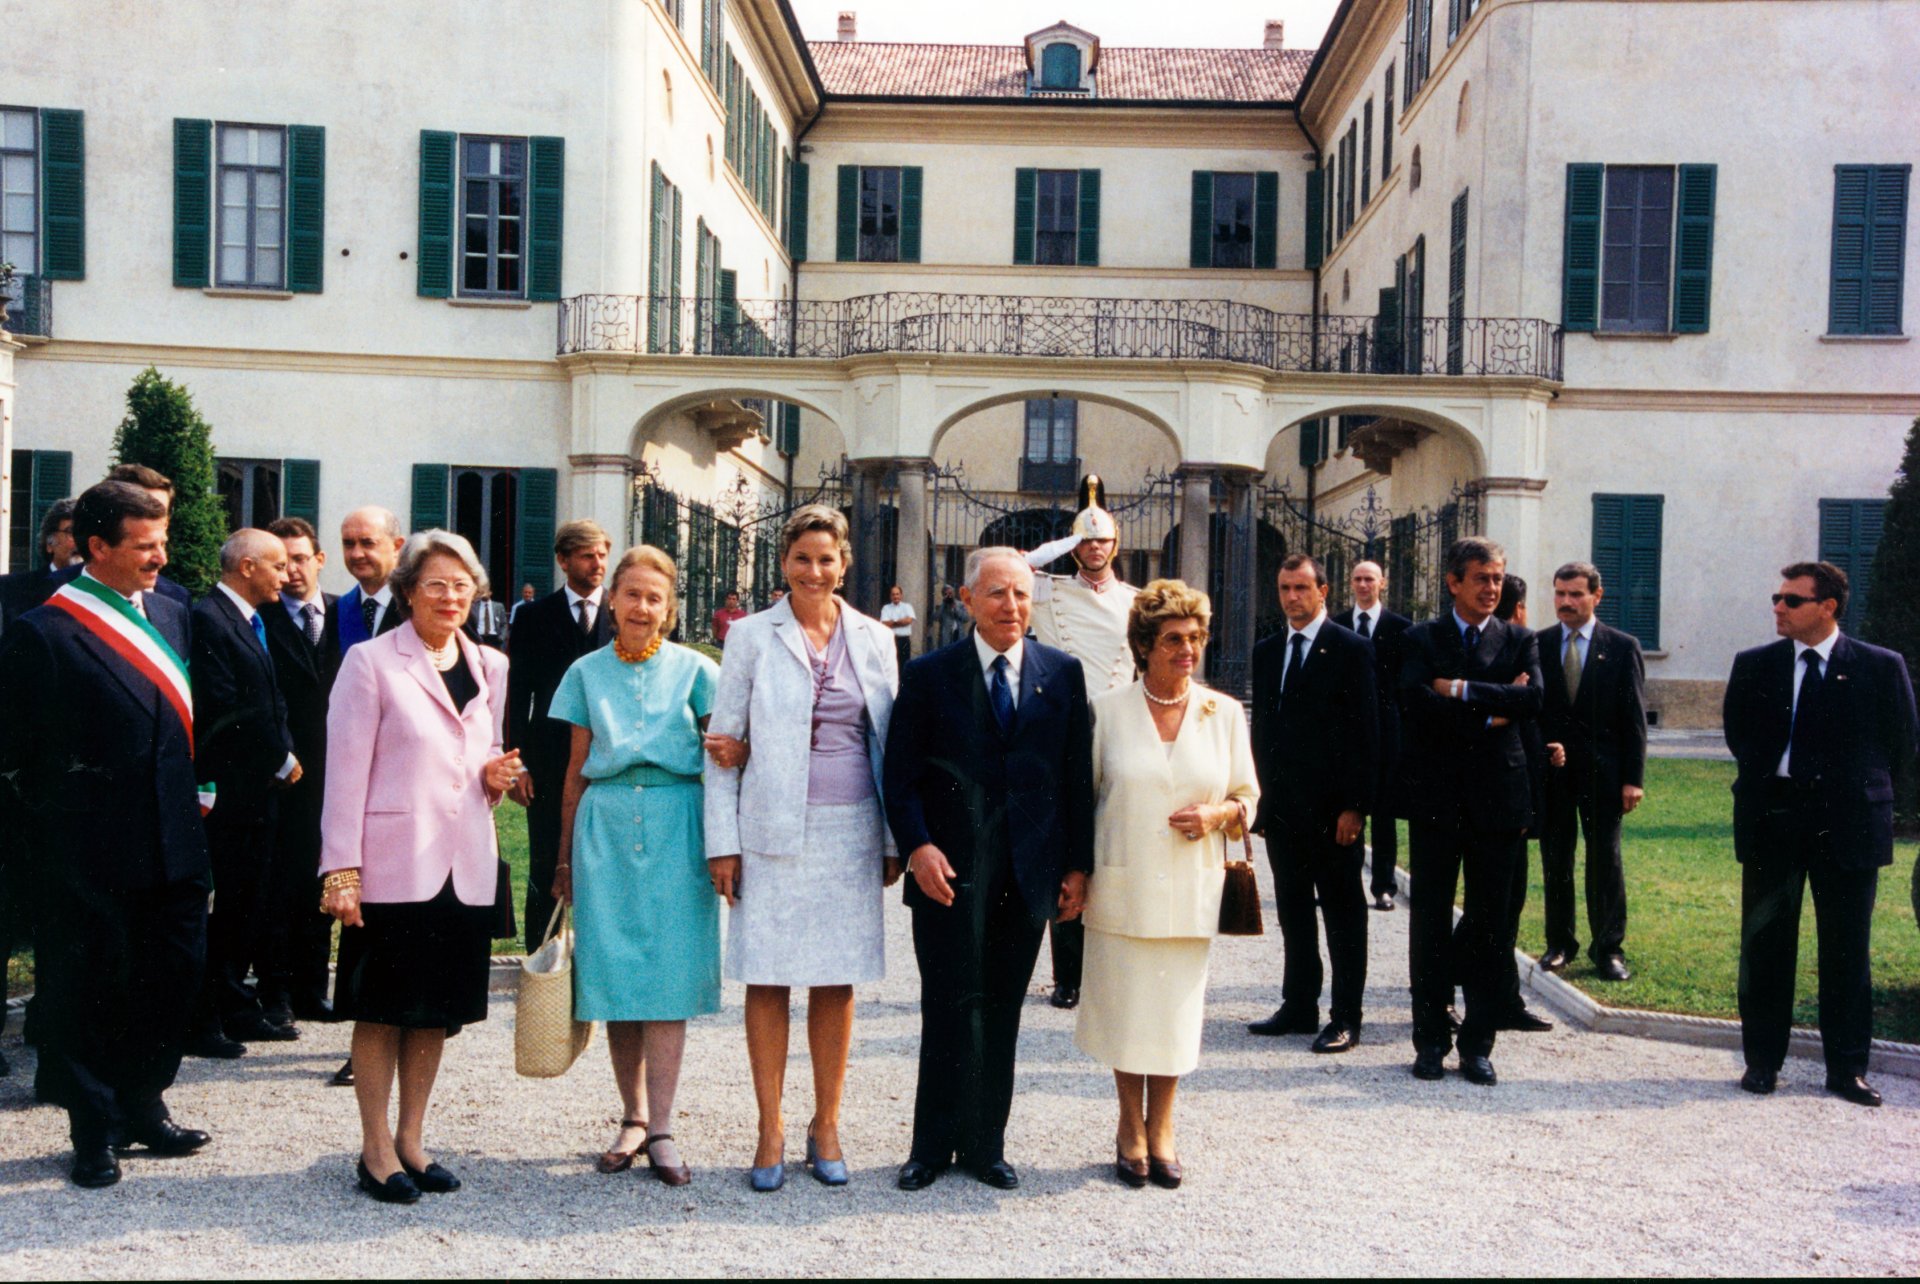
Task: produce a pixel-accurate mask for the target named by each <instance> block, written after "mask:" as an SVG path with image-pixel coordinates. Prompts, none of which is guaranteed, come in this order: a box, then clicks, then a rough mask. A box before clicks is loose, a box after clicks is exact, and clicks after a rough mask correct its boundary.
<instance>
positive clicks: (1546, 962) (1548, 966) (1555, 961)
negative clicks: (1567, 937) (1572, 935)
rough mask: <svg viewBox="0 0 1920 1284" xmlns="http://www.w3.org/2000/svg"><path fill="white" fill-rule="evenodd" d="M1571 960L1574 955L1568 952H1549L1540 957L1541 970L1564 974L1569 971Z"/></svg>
mask: <svg viewBox="0 0 1920 1284" xmlns="http://www.w3.org/2000/svg"><path fill="white" fill-rule="evenodd" d="M1571 958H1572V955H1571V953H1570V952H1568V951H1567V950H1548V951H1547V952H1546V953H1545V954H1542V955H1541V956H1540V970H1541V971H1542V972H1564V971H1566V970H1567V963H1568V961H1569V960H1570V959H1571Z"/></svg>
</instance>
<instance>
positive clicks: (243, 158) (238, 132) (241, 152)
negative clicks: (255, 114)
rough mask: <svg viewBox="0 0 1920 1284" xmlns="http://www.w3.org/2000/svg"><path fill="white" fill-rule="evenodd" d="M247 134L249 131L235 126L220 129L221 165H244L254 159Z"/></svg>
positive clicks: (224, 126)
mask: <svg viewBox="0 0 1920 1284" xmlns="http://www.w3.org/2000/svg"><path fill="white" fill-rule="evenodd" d="M247 133H248V131H247V130H244V129H241V128H238V127H237V126H234V125H222V126H221V127H220V162H221V164H223V165H244V164H246V163H247V162H248V161H249V160H251V159H252V158H253V155H252V149H251V148H250V146H249V140H248V138H247Z"/></svg>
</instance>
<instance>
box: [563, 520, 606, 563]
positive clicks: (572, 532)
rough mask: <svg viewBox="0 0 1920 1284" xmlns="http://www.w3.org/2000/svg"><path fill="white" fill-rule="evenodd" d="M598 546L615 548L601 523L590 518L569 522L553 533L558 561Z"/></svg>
mask: <svg viewBox="0 0 1920 1284" xmlns="http://www.w3.org/2000/svg"><path fill="white" fill-rule="evenodd" d="M598 544H605V545H606V546H607V547H608V548H612V547H613V541H612V540H611V539H608V538H607V532H606V531H605V530H603V529H602V528H601V526H600V523H599V522H596V521H594V520H593V519H592V518H588V517H583V518H581V519H580V520H579V521H574V522H568V523H567V524H566V525H564V526H562V527H561V528H560V529H559V530H557V531H555V532H554V533H553V555H554V557H555V558H556V559H558V558H566V557H571V556H573V554H575V553H577V552H579V551H580V550H581V549H584V548H592V547H594V546H595V545H598Z"/></svg>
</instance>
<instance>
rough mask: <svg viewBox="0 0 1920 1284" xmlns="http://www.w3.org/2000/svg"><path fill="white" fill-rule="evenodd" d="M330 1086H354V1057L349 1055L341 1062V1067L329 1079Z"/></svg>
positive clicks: (328, 1084)
mask: <svg viewBox="0 0 1920 1284" xmlns="http://www.w3.org/2000/svg"><path fill="white" fill-rule="evenodd" d="M327 1086H328V1087H329V1088H351V1087H352V1086H353V1058H352V1057H348V1058H347V1059H346V1060H345V1061H342V1062H341V1063H340V1068H339V1069H338V1070H335V1071H334V1072H333V1075H332V1077H330V1078H329V1079H328V1080H327Z"/></svg>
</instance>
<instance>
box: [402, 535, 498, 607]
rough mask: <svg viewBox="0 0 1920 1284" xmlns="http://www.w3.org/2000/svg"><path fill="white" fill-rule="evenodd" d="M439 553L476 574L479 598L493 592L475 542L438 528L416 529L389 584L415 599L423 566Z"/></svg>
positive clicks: (403, 548)
mask: <svg viewBox="0 0 1920 1284" xmlns="http://www.w3.org/2000/svg"><path fill="white" fill-rule="evenodd" d="M435 553H444V554H446V555H447V556H448V557H451V558H453V559H454V560H455V561H457V562H459V563H460V565H462V566H463V567H465V568H466V571H467V574H468V575H471V576H472V577H473V596H474V600H475V601H478V600H479V599H480V598H481V597H483V596H485V595H486V594H488V593H490V592H492V590H493V584H492V582H491V581H490V580H488V579H487V568H486V567H485V566H483V565H481V562H480V557H479V555H478V554H476V553H475V552H474V551H473V545H471V544H469V543H467V537H466V536H464V535H455V534H454V533H453V532H452V531H443V530H439V529H437V528H436V529H434V530H430V531H415V532H414V533H413V534H411V535H409V536H407V542H406V543H405V544H403V545H401V546H400V560H399V562H398V563H397V564H396V565H395V566H394V568H393V574H392V575H390V576H388V577H387V583H389V584H391V585H392V586H393V591H394V592H396V593H398V594H400V595H401V596H402V597H404V598H406V599H408V600H409V601H411V600H412V598H413V593H414V589H415V588H416V587H417V586H418V584H419V580H420V568H421V567H422V566H424V565H426V561H427V559H428V558H429V557H431V556H433V555H434V554H435Z"/></svg>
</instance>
